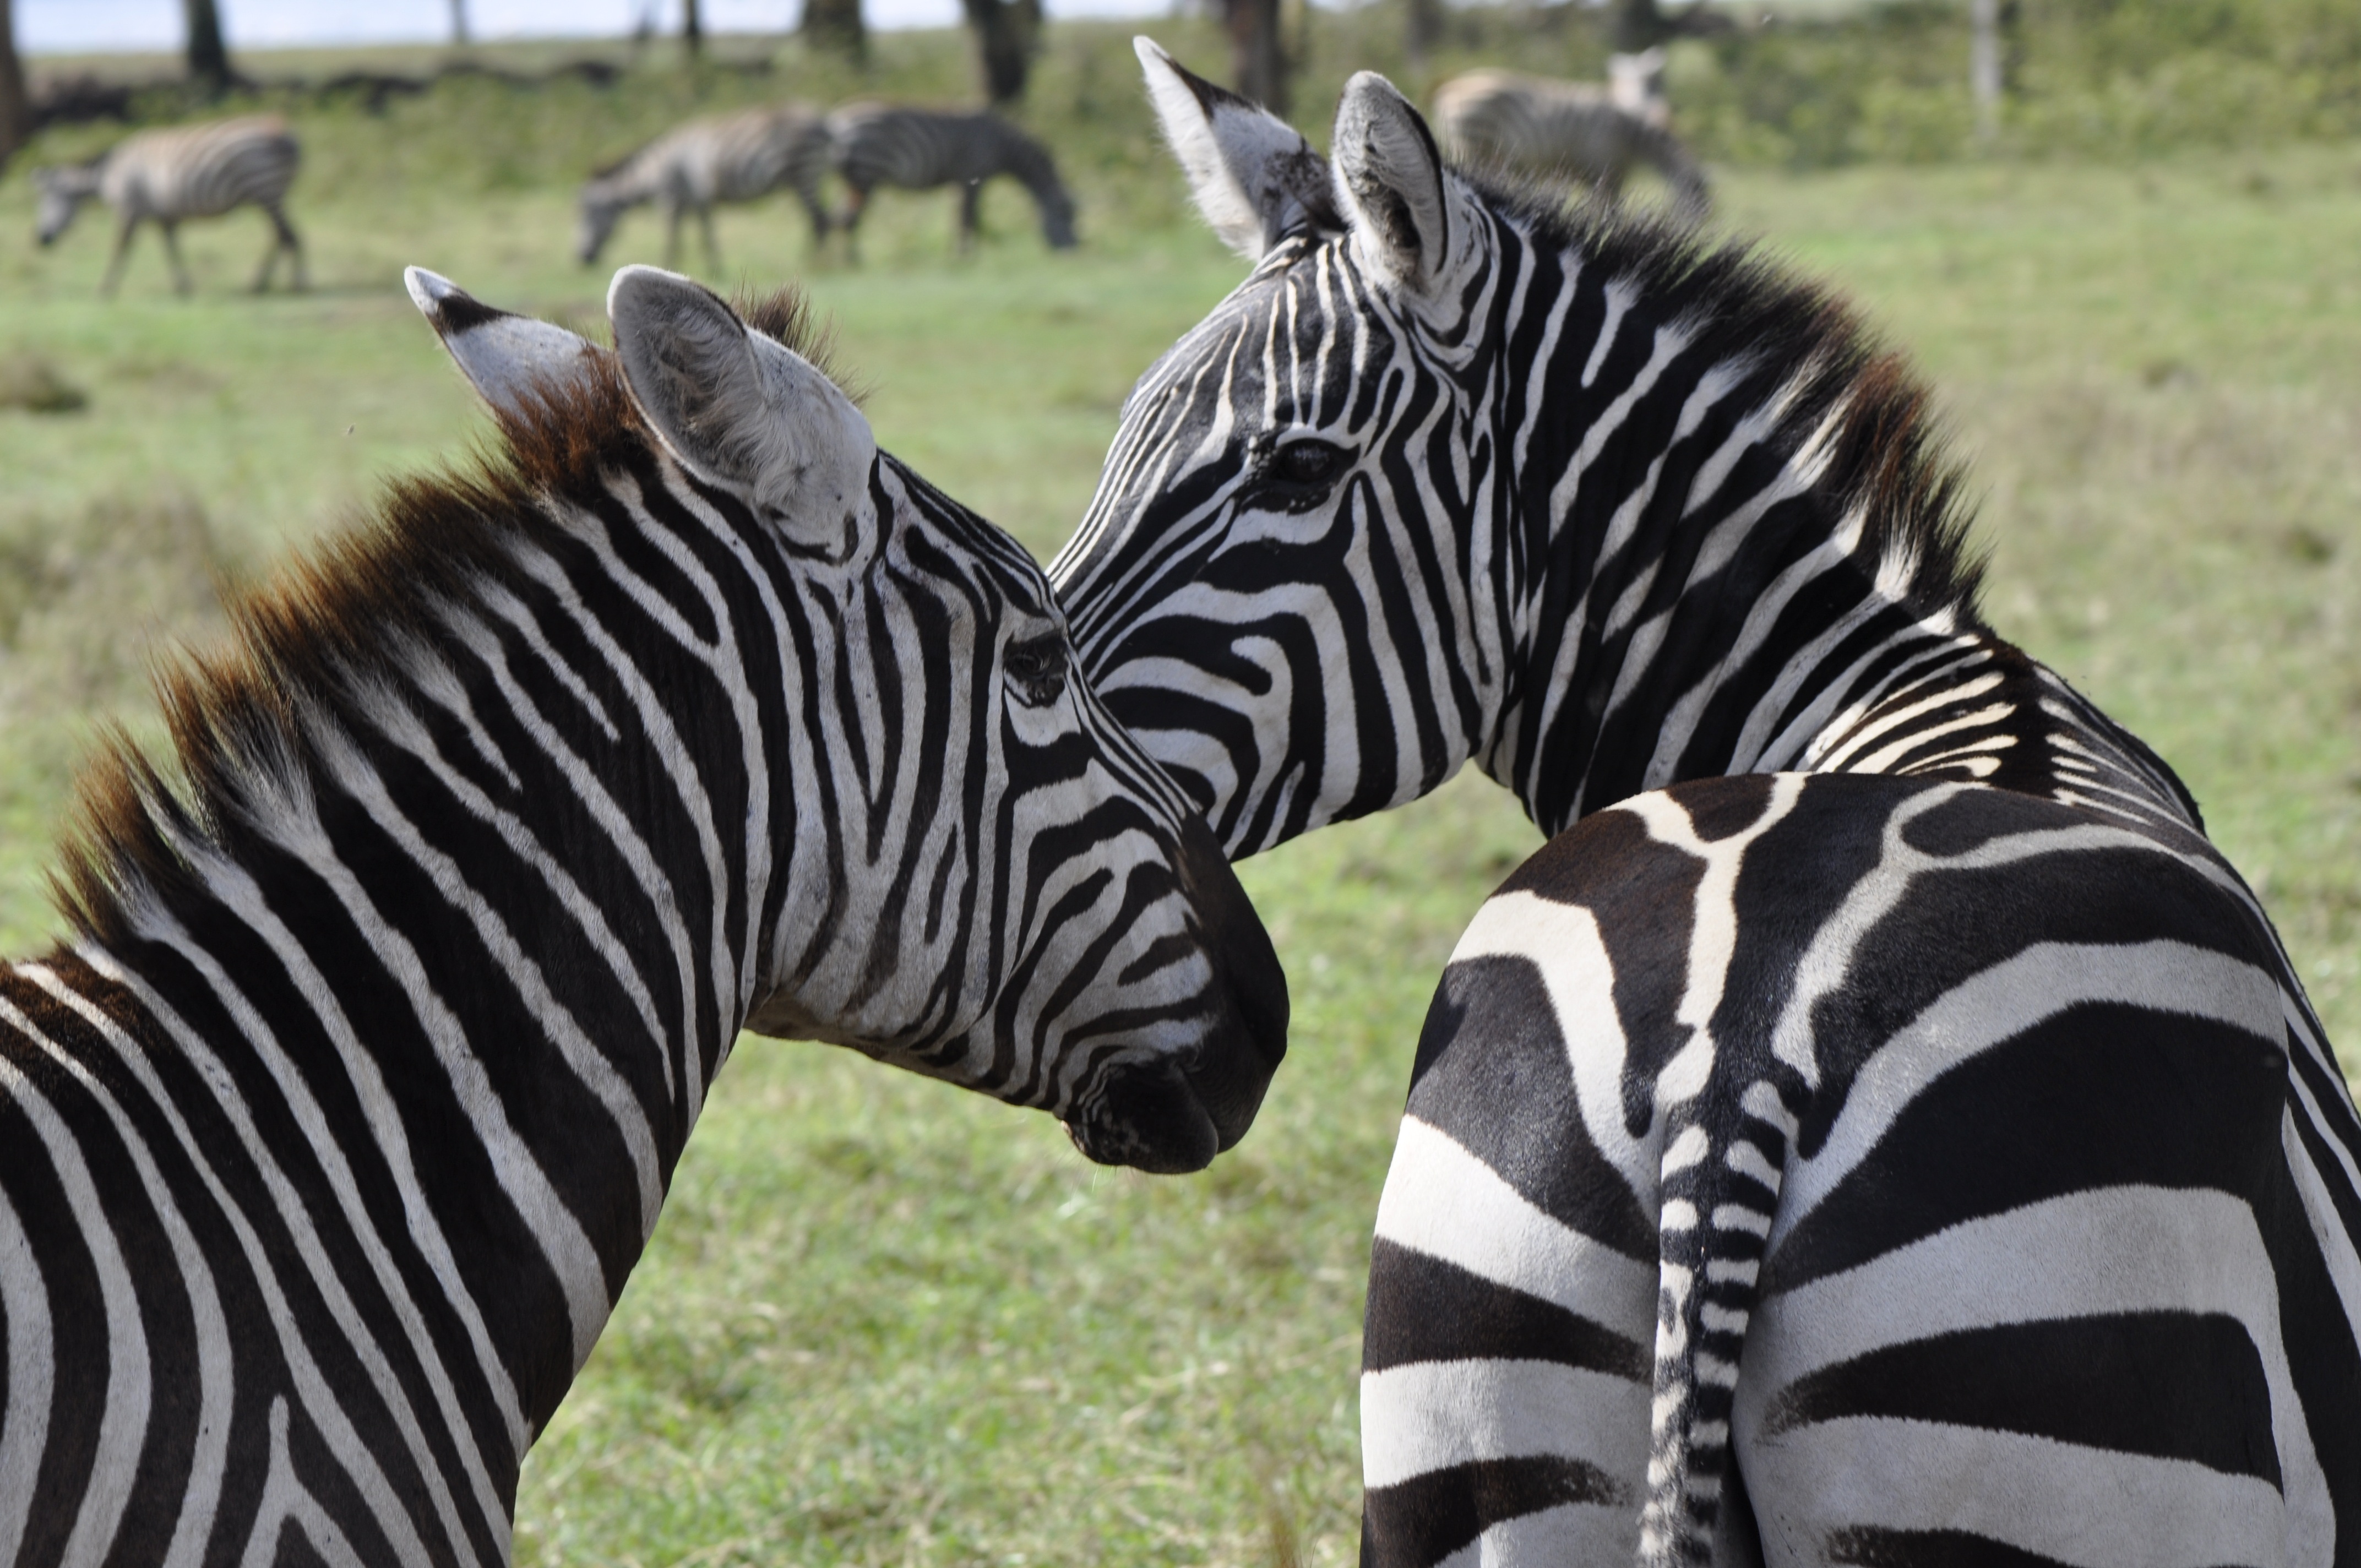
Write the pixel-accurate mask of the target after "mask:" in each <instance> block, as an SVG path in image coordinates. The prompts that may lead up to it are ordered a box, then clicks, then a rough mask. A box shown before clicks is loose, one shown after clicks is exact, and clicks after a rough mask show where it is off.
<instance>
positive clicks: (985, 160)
mask: <svg viewBox="0 0 2361 1568" xmlns="http://www.w3.org/2000/svg"><path fill="white" fill-rule="evenodd" d="M301 156H302V155H301V149H300V148H298V146H297V145H296V141H295V137H294V135H293V133H292V132H291V131H290V130H289V129H288V128H287V123H286V121H285V120H283V119H281V118H280V117H279V116H278V115H247V116H245V117H243V118H238V119H230V120H221V121H216V122H214V123H212V124H208V125H202V126H183V127H181V128H178V129H173V130H160V131H143V132H141V133H139V134H138V135H137V136H133V137H126V139H125V140H124V141H122V142H121V143H119V144H118V145H116V146H115V147H114V148H109V149H108V150H107V151H106V152H104V153H102V154H100V155H99V156H98V157H97V158H94V159H91V160H90V161H88V162H86V163H82V164H76V165H72V166H71V167H67V168H62V169H39V170H34V173H33V180H34V183H35V187H36V189H37V190H38V193H39V213H38V219H37V227H36V237H38V240H39V242H40V244H41V246H42V247H43V248H47V247H49V246H51V245H54V244H55V243H56V242H57V240H58V237H59V236H60V235H62V234H64V233H65V231H66V227H67V225H70V224H71V223H72V222H73V219H74V214H76V213H77V212H78V211H80V210H81V208H82V203H85V202H88V201H90V200H91V199H92V198H93V197H96V198H99V199H101V200H104V202H105V203H106V204H107V205H108V206H110V207H112V208H113V209H114V210H115V217H116V221H117V229H116V234H115V253H114V256H113V258H112V259H111V260H110V261H109V262H108V264H107V269H106V276H105V279H104V281H102V282H101V284H100V285H99V291H100V292H101V293H102V294H105V295H109V296H111V295H113V294H114V292H115V289H116V287H117V286H118V285H119V284H120V283H121V282H122V280H123V268H124V263H125V262H126V259H127V258H128V257H129V254H130V249H131V239H132V236H133V235H134V234H135V233H136V232H137V229H138V227H139V225H141V224H142V223H149V222H152V223H154V224H155V225H157V227H158V229H159V231H160V232H161V233H162V235H163V236H164V250H165V255H166V257H167V258H168V259H169V260H170V263H171V268H172V282H173V287H174V288H175V289H176V290H178V291H180V292H181V293H182V294H186V293H187V292H189V288H190V284H189V273H188V269H187V268H186V267H185V266H184V265H183V264H182V263H181V247H180V239H179V235H180V225H181V222H182V221H183V220H184V219H188V218H207V217H218V216H220V215H222V214H225V213H229V212H233V211H235V210H236V209H237V208H239V207H247V206H252V207H259V208H260V209H262V212H263V214H265V215H266V216H267V217H268V218H269V220H270V226H271V248H270V250H269V253H268V254H266V255H265V256H264V258H263V261H262V269H261V271H260V272H258V274H256V276H255V280H254V285H253V290H254V292H256V293H261V292H263V291H265V290H267V289H269V286H270V280H271V276H272V274H273V272H274V270H275V269H277V267H278V263H279V258H280V253H281V252H282V251H283V252H286V253H288V254H289V255H290V256H291V258H292V267H293V283H294V286H295V287H296V288H297V289H299V290H300V289H302V288H303V287H305V286H306V281H307V278H306V272H305V268H304V261H303V243H302V239H301V238H300V237H299V236H297V235H296V233H295V230H294V229H293V228H292V227H291V225H289V224H288V222H287V213H286V205H285V203H286V196H287V188H288V186H289V185H290V184H291V183H292V182H293V181H294V178H295V172H296V169H297V167H298V165H299V163H300V162H301ZM831 171H833V172H834V173H836V174H837V175H839V176H840V178H841V179H842V181H844V185H845V189H846V191H847V192H849V197H848V201H847V205H846V210H845V212H844V214H843V215H842V216H841V217H836V216H833V215H832V214H830V213H829V210H828V206H827V203H826V202H825V201H824V200H823V197H822V181H824V179H825V178H826V177H827V176H828V174H829V173H830V172H831ZM1002 175H1006V176H1008V177H1010V178H1012V179H1014V180H1015V181H1016V182H1017V183H1018V184H1020V185H1022V186H1024V187H1025V189H1026V191H1027V192H1028V193H1029V194H1030V195H1031V196H1032V198H1033V201H1034V204H1035V206H1036V207H1037V208H1038V209H1039V212H1040V215H1041V233H1042V237H1043V238H1044V239H1045V240H1046V241H1047V242H1048V243H1049V247H1050V248H1052V249H1056V250H1065V249H1071V248H1072V247H1073V246H1074V245H1075V244H1076V238H1075V234H1074V201H1073V198H1072V196H1071V195H1070V194H1068V193H1067V191H1066V188H1065V186H1064V185H1063V184H1062V183H1060V181H1059V179H1058V170H1057V165H1056V163H1055V161H1054V160H1053V159H1051V158H1050V156H1049V151H1048V149H1047V148H1043V147H1042V146H1041V144H1040V143H1039V142H1038V141H1036V140H1034V139H1033V138H1032V137H1028V136H1027V135H1026V134H1025V133H1024V132H1022V131H1020V130H1018V129H1017V128H1016V126H1012V125H1010V124H1009V123H1008V122H1007V121H1005V120H1004V119H1002V118H1000V117H999V116H998V115H994V114H991V113H989V112H981V113H974V114H961V113H950V112H943V111H938V110H931V109H917V108H910V107H907V106H904V105H899V104H880V103H865V102H864V103H857V104H846V105H845V106H843V107H842V108H840V109H838V110H836V111H835V112H834V113H832V114H827V115H822V114H820V113H819V112H818V111H817V110H815V109H813V108H811V107H810V106H809V105H807V104H778V105H774V106H771V107H766V108H758V109H746V110H741V111H739V112H737V113H734V114H728V115H711V116H708V117H706V118H702V119H695V120H690V121H688V122H687V123H686V124H684V125H680V126H675V127H674V128H673V129H671V130H669V131H667V132H665V133H664V135H662V136H660V137H656V138H655V139H654V140H653V141H652V142H649V143H648V144H647V145H645V146H644V147H642V148H639V149H638V150H637V151H634V152H632V153H631V154H629V155H628V156H626V157H624V158H622V159H618V160H617V161H615V162H613V163H610V164H609V165H607V166H606V167H605V168H602V169H600V170H597V171H596V172H595V173H593V174H592V175H591V177H590V179H589V181H588V182H587V183H585V184H584V185H583V187H582V191H581V194H580V198H579V203H578V205H579V208H580V228H579V231H578V234H577V239H576V244H575V254H576V256H577V258H578V259H579V260H580V261H581V262H582V263H583V265H585V266H588V265H590V264H591V263H593V262H596V261H597V260H598V256H599V253H600V252H601V251H603V250H604V249H605V248H606V246H607V242H608V240H609V237H610V236H612V235H613V234H614V232H615V227H616V225H617V224H618V223H619V222H620V220H621V218H622V216H623V214H625V213H627V212H629V211H631V209H632V208H634V207H641V206H646V205H648V204H650V203H653V204H654V205H655V206H656V207H657V209H658V210H659V211H660V213H661V214H662V215H663V217H664V266H665V267H667V268H671V267H675V266H677V265H678V264H679V260H680V229H681V222H682V220H683V219H684V218H686V217H690V216H692V215H693V216H694V217H695V218H696V219H697V228H698V231H699V232H700V234H701V235H702V236H703V238H704V241H705V258H706V262H707V265H708V267H709V268H710V269H712V270H714V271H716V272H719V270H720V269H721V249H720V247H719V245H718V244H717V243H716V242H715V239H714V236H713V209H714V207H715V206H716V205H718V204H720V203H737V202H752V201H758V200H760V199H761V198H763V197H764V196H767V195H769V194H770V193H771V192H774V191H778V190H783V189H784V190H790V191H793V192H795V193H796V198H797V199H798V200H799V201H800V202H801V203H802V204H803V207H804V210H805V212H806V213H807V214H808V215H809V217H810V219H811V225H812V243H813V245H814V247H815V248H817V247H820V246H824V245H825V244H827V242H828V236H829V233H830V232H831V231H832V230H840V231H841V232H842V233H843V235H844V236H845V244H846V247H847V249H848V250H850V249H851V246H852V244H853V236H854V235H855V233H856V232H857V231H858V229H859V227H860V224H861V215H862V212H863V211H864V210H865V209H866V208H867V206H868V203H869V199H870V197H871V195H872V194H873V192H875V191H876V190H877V189H878V188H879V187H880V186H892V187H895V188H897V189H901V190H906V191H933V190H939V189H941V188H942V187H944V186H946V185H949V186H953V187H956V188H957V190H958V192H959V228H958V237H957V243H958V247H959V249H960V250H961V252H962V253H965V252H966V251H968V250H970V249H972V248H973V247H974V244H975V236H976V220H977V212H978V206H979V203H980V201H981V198H982V195H983V185H984V183H985V181H990V180H994V179H997V178H999V177H1000V176H1002Z"/></svg>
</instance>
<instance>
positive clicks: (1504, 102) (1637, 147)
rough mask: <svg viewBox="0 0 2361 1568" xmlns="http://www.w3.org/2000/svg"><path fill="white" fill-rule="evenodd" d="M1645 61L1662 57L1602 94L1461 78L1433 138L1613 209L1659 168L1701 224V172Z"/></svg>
mask: <svg viewBox="0 0 2361 1568" xmlns="http://www.w3.org/2000/svg"><path fill="white" fill-rule="evenodd" d="M1648 52H1649V53H1651V54H1653V55H1656V56H1657V60H1656V67H1655V71H1653V73H1650V72H1647V71H1638V70H1631V71H1624V72H1622V73H1620V74H1619V75H1618V77H1617V79H1616V80H1615V81H1614V82H1611V83H1609V84H1606V85H1601V84H1599V83H1598V82H1558V81H1554V80H1552V79H1551V78H1549V77H1545V76H1527V75H1524V74H1523V73H1521V72H1519V71H1492V70H1486V71H1463V72H1462V73H1460V74H1459V75H1457V76H1455V77H1453V78H1451V80H1449V81H1448V82H1444V84H1443V85H1442V86H1440V87H1438V88H1436V89H1435V90H1434V128H1435V132H1436V134H1437V135H1438V136H1440V137H1442V138H1443V143H1444V147H1446V148H1449V149H1450V150H1451V151H1452V152H1453V153H1454V154H1455V155H1456V156H1457V157H1460V158H1463V159H1467V160H1469V161H1471V162H1473V163H1477V164H1479V165H1490V166H1492V167H1494V168H1497V169H1499V170H1501V171H1503V172H1505V173H1510V174H1513V175H1520V176H1523V177H1525V178H1528V179H1532V180H1539V181H1573V182H1575V183H1576V184H1579V185H1583V186H1586V187H1587V188H1589V189H1592V190H1595V191H1597V192H1599V193H1600V194H1601V195H1603V196H1605V197H1607V198H1608V199H1609V200H1610V201H1611V200H1613V199H1614V198H1615V197H1617V196H1620V194H1621V193H1622V191H1623V184H1624V181H1627V180H1629V179H1630V178H1631V171H1632V170H1634V169H1653V170H1655V171H1656V173H1657V174H1658V175H1660V176H1662V177H1663V179H1664V183H1665V184H1666V185H1668V186H1670V187H1671V188H1672V192H1673V206H1674V209H1675V211H1677V212H1678V213H1680V214H1682V215H1683V216H1685V217H1688V218H1692V219H1695V218H1702V217H1704V216H1705V215H1706V214H1707V213H1708V211H1709V210H1710V209H1711V207H1712V205H1713V199H1712V193H1711V191H1710V189H1709V188H1708V184H1707V181H1706V177H1705V170H1704V169H1703V168H1701V167H1700V166H1699V165H1698V163H1697V159H1695V158H1693V157H1691V156H1690V154H1689V150H1688V148H1686V147H1684V146H1682V145H1681V141H1680V138H1679V137H1675V136H1674V135H1673V132H1672V126H1671V123H1670V115H1669V114H1668V113H1667V112H1666V105H1665V103H1664V97H1663V93H1662V91H1661V88H1662V71H1663V65H1662V58H1663V57H1662V51H1661V50H1654V49H1652V50H1650V51H1648ZM1615 58H1616V60H1617V61H1618V62H1619V63H1623V62H1631V61H1636V60H1639V59H1640V57H1638V56H1631V55H1618V56H1616V57H1615ZM1652 87H1653V89H1654V91H1651V89H1652Z"/></svg>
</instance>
